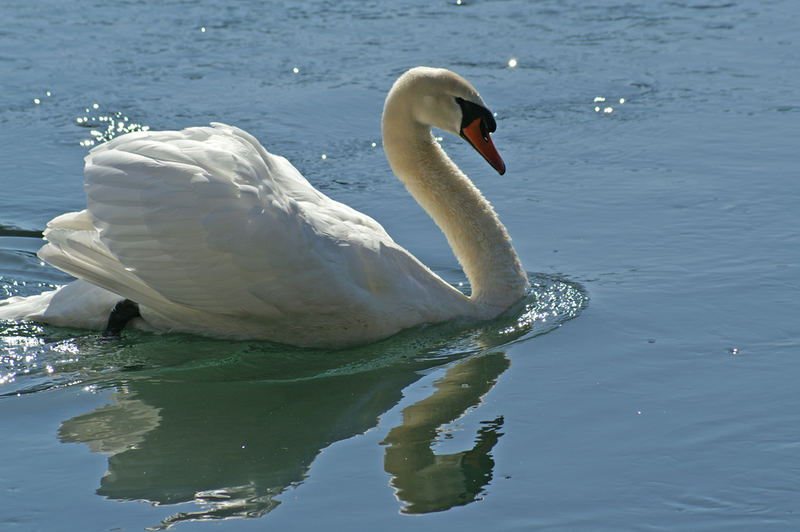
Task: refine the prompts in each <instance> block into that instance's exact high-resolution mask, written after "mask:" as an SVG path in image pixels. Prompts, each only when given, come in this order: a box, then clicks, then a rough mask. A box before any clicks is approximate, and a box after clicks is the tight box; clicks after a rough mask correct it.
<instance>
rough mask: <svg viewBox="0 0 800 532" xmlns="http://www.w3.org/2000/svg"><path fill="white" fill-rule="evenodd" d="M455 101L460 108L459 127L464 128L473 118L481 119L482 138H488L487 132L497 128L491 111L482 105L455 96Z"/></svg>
mask: <svg viewBox="0 0 800 532" xmlns="http://www.w3.org/2000/svg"><path fill="white" fill-rule="evenodd" d="M456 103H457V104H458V106H459V107H460V108H461V129H464V128H465V127H467V126H468V125H470V124H471V123H473V122H474V121H475V120H477V119H480V120H481V134H482V135H483V138H484V140H488V139H489V133H492V132H494V130H495V129H497V124H496V122H495V121H494V117H493V116H492V113H491V112H490V111H489V110H488V109H487V108H485V107H484V106H482V105H478V104H477V103H473V102H470V101H468V100H465V99H463V98H459V97H458V96H456Z"/></svg>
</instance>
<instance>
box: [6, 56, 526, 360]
mask: <svg viewBox="0 0 800 532" xmlns="http://www.w3.org/2000/svg"><path fill="white" fill-rule="evenodd" d="M430 126H434V127H437V128H439V129H443V130H446V131H449V132H451V133H454V134H457V135H460V136H462V137H463V138H464V139H465V140H467V141H468V142H469V143H470V144H471V145H472V146H473V147H475V148H476V149H477V151H478V152H480V153H481V155H483V157H484V158H485V159H486V160H487V161H488V162H489V163H490V164H491V165H492V166H493V167H494V168H495V169H496V170H497V171H498V172H499V173H501V174H502V173H503V172H504V171H505V166H504V163H503V161H502V159H501V158H500V156H499V155H498V153H497V151H496V150H495V148H494V145H493V144H492V141H491V139H490V137H489V133H490V132H493V131H494V130H495V121H494V119H493V118H492V114H491V113H490V112H489V111H488V110H487V108H486V104H485V103H484V102H483V100H482V99H481V97H480V95H479V94H478V92H477V91H476V90H475V89H474V88H473V87H472V85H470V84H469V83H468V82H467V81H466V80H464V79H463V78H462V77H460V76H458V75H457V74H455V73H453V72H450V71H448V70H444V69H434V68H428V67H417V68H413V69H411V70H409V71H408V72H406V73H405V74H403V75H402V76H400V78H399V79H398V80H397V81H396V82H395V84H394V86H393V87H392V89H391V90H390V91H389V94H388V96H387V97H386V103H385V106H384V111H383V120H382V129H383V143H384V149H385V151H386V156H387V158H388V160H389V163H390V165H391V167H392V169H393V170H394V172H395V174H396V175H397V177H398V178H399V179H400V180H401V181H402V182H403V183H404V184H405V186H406V188H407V189H408V191H409V192H410V193H411V194H412V195H413V196H414V198H415V199H416V200H417V201H418V202H419V203H420V204H421V205H422V207H423V208H424V209H425V210H426V211H427V212H428V214H429V215H430V216H431V217H432V218H433V219H434V220H435V221H436V223H437V224H438V226H439V227H440V228H441V230H442V231H443V232H444V234H445V235H446V237H447V240H448V242H449V243H450V245H451V247H452V248H453V252H454V253H455V255H456V257H457V258H458V260H459V262H460V263H461V265H462V267H463V268H464V272H465V273H466V275H467V277H468V278H469V281H470V283H471V285H472V296H471V297H467V296H465V295H463V294H462V293H461V292H459V291H458V290H456V289H455V288H453V287H452V286H450V285H449V284H448V283H446V282H445V281H443V280H442V279H441V278H440V277H439V276H437V275H436V274H435V273H433V272H432V271H431V270H430V269H428V268H427V267H426V266H424V265H423V264H422V263H421V262H420V261H418V260H417V259H416V258H415V257H414V256H413V255H411V254H410V253H409V252H408V251H406V250H405V249H403V248H402V247H400V246H399V245H398V244H396V243H395V242H394V241H393V240H392V239H391V238H390V237H389V235H388V234H387V233H386V232H385V231H384V229H383V228H382V227H381V226H380V224H378V223H377V222H376V221H375V220H373V219H372V218H370V217H368V216H366V215H364V214H361V213H359V212H357V211H355V210H353V209H351V208H350V207H347V206H346V205H343V204H341V203H338V202H336V201H333V200H331V199H330V198H328V197H327V196H325V195H323V194H322V193H320V192H319V191H317V190H316V189H314V188H313V187H312V186H311V185H310V184H309V183H308V181H306V180H305V178H303V176H302V175H300V173H299V172H298V171H297V170H296V169H295V168H294V166H292V165H291V164H290V163H289V162H288V161H287V160H286V159H284V158H283V157H280V156H277V155H272V154H270V153H268V152H267V151H266V150H265V149H264V148H263V147H262V146H261V145H260V144H259V143H258V141H256V139H255V138H253V137H252V136H250V135H249V134H247V133H245V132H244V131H242V130H240V129H237V128H235V127H231V126H227V125H224V124H218V123H215V124H212V127H196V128H189V129H185V130H183V131H161V132H137V133H130V134H127V135H124V136H121V137H118V138H116V139H114V140H112V141H110V142H108V143H106V144H103V145H101V146H98V147H96V148H94V149H93V150H92V151H91V152H90V153H89V154H88V155H87V157H86V168H85V174H86V183H85V185H84V186H85V189H86V196H87V208H86V210H83V211H81V212H73V213H67V214H63V215H61V216H58V217H56V218H55V219H53V220H52V221H50V223H48V224H47V230H46V231H45V238H46V240H47V243H46V244H45V245H44V246H43V247H42V249H41V250H40V251H39V257H41V258H42V259H43V260H44V261H46V262H48V263H49V264H51V265H53V266H55V267H56V268H59V269H61V270H63V271H65V272H68V273H70V274H72V275H74V276H75V277H77V278H78V280H77V281H75V282H73V283H71V284H69V285H66V286H64V287H61V288H60V289H58V290H56V291H52V292H47V293H45V294H41V295H39V296H32V297H28V298H20V297H16V298H11V299H10V300H7V301H5V302H0V318H5V319H29V320H35V321H43V322H47V323H51V324H54V325H60V326H71V327H81V328H92V329H101V330H102V329H103V328H105V326H106V324H107V322H108V319H109V314H110V313H111V309H112V307H114V305H115V304H116V303H118V302H119V301H120V300H122V299H123V298H125V299H129V300H131V301H133V302H136V303H138V306H139V312H140V315H141V316H140V318H136V320H135V323H136V324H137V325H138V326H140V327H144V328H149V329H152V330H158V331H181V332H189V333H196V334H201V335H207V336H216V337H231V338H254V339H268V340H273V341H277V342H282V343H287V344H294V345H300V346H328V347H345V346H350V345H356V344H363V343H368V342H372V341H376V340H379V339H381V338H385V337H387V336H389V335H392V334H394V333H396V332H398V331H400V330H402V329H405V328H408V327H411V326H413V325H416V324H419V323H423V322H441V321H445V320H449V319H452V318H455V317H460V316H464V317H470V318H477V319H490V318H493V317H495V316H497V315H498V314H499V313H501V312H502V311H503V310H505V309H507V308H508V307H509V306H510V305H511V304H512V303H514V302H515V301H516V300H518V299H519V298H521V297H523V296H524V294H525V291H526V289H527V288H528V286H529V284H528V279H527V276H526V274H525V272H524V270H523V269H522V265H521V264H520V261H519V258H518V257H517V254H516V252H515V251H514V248H513V247H512V245H511V240H510V238H509V237H508V234H507V232H506V229H505V227H504V226H503V225H502V224H501V223H500V221H499V220H498V218H497V215H496V214H495V212H494V210H493V209H492V207H491V205H490V204H489V202H488V201H487V200H486V199H485V198H484V197H483V196H482V195H481V193H480V192H479V191H478V189H477V188H476V187H475V186H474V185H473V184H472V182H471V181H470V180H469V178H467V176H465V175H464V174H463V173H462V172H461V171H460V170H459V169H458V167H457V166H456V165H455V164H454V163H453V162H452V161H451V160H450V159H449V158H448V157H447V155H446V154H445V153H444V151H443V150H442V148H441V147H440V146H439V144H438V143H437V142H436V140H435V139H434V137H433V135H432V133H431V130H430Z"/></svg>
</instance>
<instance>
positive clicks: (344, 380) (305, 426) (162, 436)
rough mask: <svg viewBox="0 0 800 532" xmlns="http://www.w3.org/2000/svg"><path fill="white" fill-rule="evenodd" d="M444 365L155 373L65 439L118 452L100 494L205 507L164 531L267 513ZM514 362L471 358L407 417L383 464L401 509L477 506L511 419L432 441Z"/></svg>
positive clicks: (77, 421) (119, 391)
mask: <svg viewBox="0 0 800 532" xmlns="http://www.w3.org/2000/svg"><path fill="white" fill-rule="evenodd" d="M445 363H448V361H447V360H444V359H440V360H438V361H437V360H427V361H420V360H417V361H415V362H413V363H403V364H395V365H389V366H388V367H383V368H379V369H374V370H370V371H361V372H357V373H354V374H341V375H335V374H331V375H329V376H321V377H318V378H312V379H298V380H260V381H259V380H257V381H242V380H233V381H223V382H220V381H219V380H215V379H213V378H209V375H208V374H207V373H203V371H201V370H191V371H186V372H181V373H180V374H179V376H177V377H176V376H175V375H174V374H168V375H167V376H161V377H159V376H158V375H156V376H153V375H150V376H149V377H148V378H142V379H131V380H130V381H128V382H127V383H125V384H120V385H118V386H116V388H115V391H114V392H113V393H112V402H111V404H108V405H105V406H103V407H100V408H98V409H96V410H94V411H92V412H88V413H86V414H82V415H80V416H77V417H74V418H72V419H70V420H68V421H65V422H64V423H63V424H62V426H61V428H60V429H59V438H60V439H61V441H63V442H82V443H85V444H87V445H88V446H89V448H90V449H91V450H92V451H94V452H100V453H107V454H109V455H110V456H109V458H108V472H107V473H106V474H105V476H103V478H102V479H101V481H100V488H99V489H98V490H97V493H98V494H99V495H102V496H104V497H107V498H110V499H116V500H139V501H146V502H150V503H155V504H174V503H181V502H189V501H194V502H195V503H196V504H197V505H198V510H197V511H196V512H191V513H183V512H182V513H177V514H175V515H173V516H171V517H170V518H168V519H167V520H165V521H164V522H163V526H169V525H170V524H173V523H176V522H180V521H184V520H197V519H224V518H229V517H259V516H262V515H264V514H266V513H268V512H269V511H271V510H272V509H273V508H274V507H275V506H277V505H278V504H279V501H278V500H276V496H278V495H279V494H281V493H282V492H283V491H285V490H286V489H287V488H288V487H290V486H293V485H296V484H298V483H300V482H302V481H303V479H304V478H305V477H306V476H307V475H308V471H309V468H310V466H311V464H312V462H313V461H314V459H315V457H316V456H317V455H318V454H319V452H320V451H321V450H322V449H324V448H325V447H327V446H328V445H330V444H332V443H334V442H336V441H340V440H343V439H346V438H349V437H352V436H354V435H357V434H361V433H363V432H365V431H366V430H367V429H369V428H371V427H374V426H376V425H377V423H378V417H379V416H380V415H381V414H383V413H384V412H386V411H387V410H389V409H390V408H392V407H393V406H394V405H396V404H397V403H398V401H399V400H400V399H401V398H402V390H403V389H404V388H405V387H406V386H408V385H409V384H411V383H412V382H414V381H416V380H417V379H419V378H420V377H421V376H422V372H423V371H426V370H429V369H430V368H431V367H433V366H436V365H441V364H445ZM449 363H450V364H453V362H452V361H450V362H449ZM508 365H509V362H508V359H507V358H506V356H505V355H504V354H503V353H497V352H492V353H484V354H479V355H472V356H471V358H467V359H462V360H460V361H458V362H456V363H455V365H452V367H450V368H449V369H447V371H446V374H445V375H444V377H443V378H441V379H440V380H439V381H437V382H436V384H435V391H434V393H433V394H432V395H431V396H430V397H427V398H426V399H423V400H421V401H419V402H417V403H416V404H413V405H411V406H409V407H407V408H405V409H404V411H403V416H402V417H403V421H402V424H401V425H399V426H397V427H395V428H393V429H392V430H391V431H390V432H389V434H388V435H387V437H386V440H385V442H384V443H385V444H386V453H385V460H384V467H385V469H386V471H387V472H388V473H390V474H391V475H392V480H391V484H392V486H393V487H394V488H395V490H396V493H397V496H398V498H399V499H400V500H401V501H402V502H403V503H404V508H403V511H405V512H410V513H422V512H429V511H437V510H444V509H447V508H450V507H452V506H455V505H461V504H466V503H469V502H471V501H472V500H474V499H475V498H476V495H477V494H478V493H480V492H481V490H482V489H483V487H484V486H485V485H486V484H487V483H488V482H489V480H490V479H491V476H492V467H493V461H492V458H491V456H490V454H489V451H490V450H491V449H492V447H493V445H494V444H495V443H496V442H497V439H498V437H499V436H500V434H501V433H500V432H499V428H500V426H501V424H502V419H498V420H495V421H493V422H490V423H488V424H484V425H483V426H482V428H481V429H480V431H479V434H478V435H477V440H476V443H475V445H474V447H473V448H472V449H470V450H468V451H465V452H462V453H457V454H453V455H436V454H434V452H433V451H432V449H431V445H432V443H433V441H434V440H435V439H436V438H437V437H438V432H437V431H438V430H439V428H440V427H441V426H442V425H443V424H446V423H448V422H451V421H453V420H455V419H457V418H458V417H460V416H461V415H462V414H463V413H464V412H465V411H466V410H467V409H468V408H470V407H472V406H474V405H477V404H478V403H479V401H480V399H481V397H482V396H483V395H484V394H486V393H487V392H488V391H489V390H490V389H491V388H492V386H493V385H494V383H495V382H496V379H497V377H498V376H499V375H500V374H501V373H502V372H503V371H504V370H505V369H506V368H507V367H508Z"/></svg>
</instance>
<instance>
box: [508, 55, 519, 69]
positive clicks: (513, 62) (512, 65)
mask: <svg viewBox="0 0 800 532" xmlns="http://www.w3.org/2000/svg"><path fill="white" fill-rule="evenodd" d="M516 66H517V60H516V59H515V58H513V57H512V58H511V59H509V60H508V68H515V67H516Z"/></svg>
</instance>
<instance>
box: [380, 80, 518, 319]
mask: <svg viewBox="0 0 800 532" xmlns="http://www.w3.org/2000/svg"><path fill="white" fill-rule="evenodd" d="M405 100H406V99H405V98H394V99H393V98H392V95H391V94H390V96H389V97H388V98H387V100H386V106H385V108H384V114H383V143H384V150H385V151H386V157H387V158H388V160H389V164H390V165H391V167H392V170H393V171H394V173H395V175H397V177H398V178H399V179H400V180H401V181H402V182H403V183H404V184H405V186H406V188H407V189H408V191H409V193H411V195H412V196H413V197H414V199H416V200H417V202H419V204H420V205H421V206H422V207H423V208H424V209H425V211H427V213H428V214H429V215H430V216H431V218H433V220H434V221H435V222H436V225H438V226H439V228H440V229H441V230H442V232H443V233H444V234H445V236H446V237H447V241H448V242H449V244H450V247H452V249H453V253H454V254H455V256H456V258H457V259H458V261H459V263H461V267H462V268H463V269H464V273H465V274H466V275H467V278H468V279H469V281H470V284H471V285H472V296H471V298H470V299H471V301H472V302H473V303H474V305H475V307H476V312H477V313H478V314H480V315H483V316H485V317H493V316H494V315H496V314H498V313H499V312H501V311H503V310H505V309H506V308H508V306H509V305H511V304H512V303H513V302H514V301H516V300H518V299H519V298H521V297H522V296H523V295H524V294H525V291H526V290H527V288H528V287H529V283H528V277H527V275H526V274H525V271H524V270H523V269H522V264H521V263H520V260H519V257H518V256H517V253H516V251H514V248H513V246H512V245H511V239H510V238H509V236H508V232H507V231H506V228H505V227H504V226H503V224H502V223H501V222H500V220H499V219H498V217H497V214H495V212H494V209H493V208H492V206H491V205H490V204H489V202H488V201H487V200H486V198H484V197H483V195H482V194H481V193H480V191H479V190H478V189H477V188H476V187H475V185H473V184H472V182H471V181H470V180H469V178H468V177H467V176H466V175H465V174H464V173H463V172H461V170H460V169H459V168H458V167H457V166H456V165H455V163H453V161H452V160H450V158H449V157H448V156H447V154H445V152H444V150H443V149H442V148H441V146H439V143H438V142H436V140H435V139H434V137H433V135H432V133H431V130H430V127H429V126H427V125H425V124H421V123H419V122H417V121H416V120H414V119H413V118H412V116H411V113H409V112H408V109H407V108H406V109H404V105H403V104H404V103H406V102H405Z"/></svg>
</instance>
